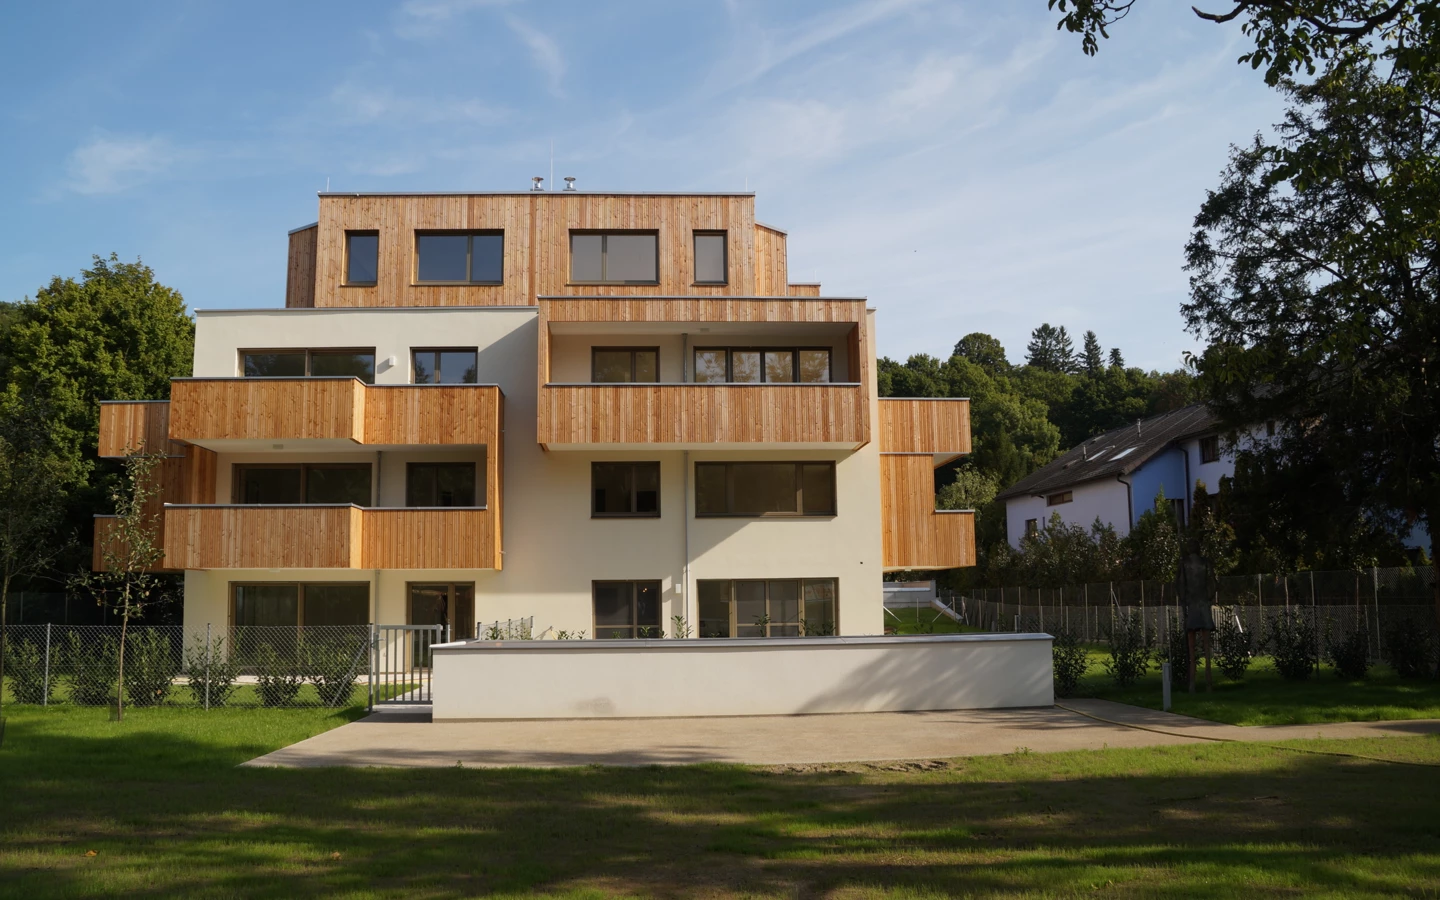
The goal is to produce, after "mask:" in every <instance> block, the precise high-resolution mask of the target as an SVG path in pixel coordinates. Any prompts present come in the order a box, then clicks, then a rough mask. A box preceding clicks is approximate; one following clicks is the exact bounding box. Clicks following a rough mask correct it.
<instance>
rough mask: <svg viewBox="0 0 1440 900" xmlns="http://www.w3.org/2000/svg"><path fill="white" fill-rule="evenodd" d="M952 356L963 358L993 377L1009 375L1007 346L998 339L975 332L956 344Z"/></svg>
mask: <svg viewBox="0 0 1440 900" xmlns="http://www.w3.org/2000/svg"><path fill="white" fill-rule="evenodd" d="M950 355H951V356H963V357H965V358H966V359H968V360H970V361H971V362H973V363H974V364H975V365H977V366H979V367H980V368H982V369H984V370H985V371H987V372H989V373H990V374H991V375H1008V374H1009V373H1010V360H1009V359H1007V358H1006V357H1005V345H1004V344H1001V343H1000V341H999V340H998V339H997V338H994V337H991V336H990V335H988V334H984V333H983V332H979V331H975V332H971V333H970V334H967V335H965V336H964V337H962V338H961V339H960V340H959V341H957V342H956V343H955V351H954V352H953V353H951V354H950Z"/></svg>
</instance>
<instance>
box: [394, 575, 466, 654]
mask: <svg viewBox="0 0 1440 900" xmlns="http://www.w3.org/2000/svg"><path fill="white" fill-rule="evenodd" d="M407 587H408V589H409V590H408V593H409V595H410V596H409V609H408V610H407V612H408V613H409V622H408V624H410V625H448V626H449V627H450V639H451V640H457V641H458V640H469V639H470V638H473V637H475V584H474V583H473V582H471V583H469V584H410V585H407Z"/></svg>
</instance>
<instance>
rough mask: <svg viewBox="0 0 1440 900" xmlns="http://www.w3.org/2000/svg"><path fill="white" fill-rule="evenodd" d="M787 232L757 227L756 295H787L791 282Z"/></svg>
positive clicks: (757, 224)
mask: <svg viewBox="0 0 1440 900" xmlns="http://www.w3.org/2000/svg"><path fill="white" fill-rule="evenodd" d="M785 243H786V239H785V232H783V231H780V230H779V229H777V228H771V227H770V226H769V225H761V224H759V223H756V225H755V293H756V294H758V295H760V296H762V297H770V296H780V295H783V294H785V293H786V290H785V288H786V285H787V283H788V281H789V275H788V265H789V263H788V260H787V258H786V250H785Z"/></svg>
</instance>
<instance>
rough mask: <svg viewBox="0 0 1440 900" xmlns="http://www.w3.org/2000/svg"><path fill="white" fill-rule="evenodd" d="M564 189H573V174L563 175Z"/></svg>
mask: <svg viewBox="0 0 1440 900" xmlns="http://www.w3.org/2000/svg"><path fill="white" fill-rule="evenodd" d="M565 190H567V191H573V190H575V176H574V175H566V176H565Z"/></svg>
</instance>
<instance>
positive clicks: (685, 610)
mask: <svg viewBox="0 0 1440 900" xmlns="http://www.w3.org/2000/svg"><path fill="white" fill-rule="evenodd" d="M689 380H690V333H689V332H681V334H680V381H681V382H688V381H689ZM680 465H681V466H682V467H683V468H684V472H683V473H682V475H681V482H680V483H681V486H682V490H683V492H684V502H683V503H682V504H681V507H680V509H681V514H682V515H684V517H685V521H684V527H683V528H682V529H681V530H682V531H684V533H685V558H684V560H683V561H682V563H683V564H682V566H681V575H680V577H681V578H682V579H683V580H684V583H683V584H682V585H681V587H680V615H681V617H682V620H683V623H684V625H685V630H687V631H688V630H689V629H690V451H689V450H686V451H685V452H684V453H682V454H681V463H680Z"/></svg>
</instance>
